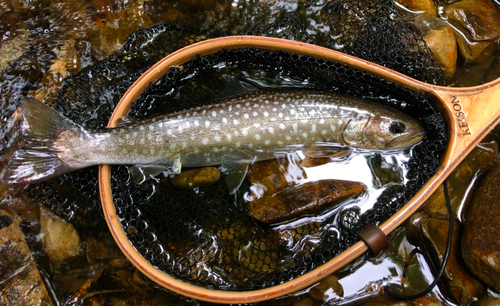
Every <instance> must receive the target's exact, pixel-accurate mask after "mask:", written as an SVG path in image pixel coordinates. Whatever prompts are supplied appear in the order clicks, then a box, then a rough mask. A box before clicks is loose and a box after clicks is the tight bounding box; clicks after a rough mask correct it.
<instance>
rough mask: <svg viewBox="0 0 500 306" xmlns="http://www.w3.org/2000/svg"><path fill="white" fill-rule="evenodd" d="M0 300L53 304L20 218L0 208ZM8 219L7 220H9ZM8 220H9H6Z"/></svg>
mask: <svg viewBox="0 0 500 306" xmlns="http://www.w3.org/2000/svg"><path fill="white" fill-rule="evenodd" d="M0 218H1V219H0V220H1V222H0V223H1V225H2V226H1V228H0V291H1V292H2V294H0V304H1V305H52V301H51V299H50V297H49V294H48V292H47V290H46V288H45V285H44V284H43V281H42V278H41V277H40V273H39V272H38V268H37V266H36V264H35V262H34V261H33V258H32V256H31V252H30V250H29V247H28V245H27V244H26V241H25V240H24V234H23V232H22V231H21V229H20V228H19V222H20V220H19V219H18V218H16V217H15V216H9V215H7V214H6V213H5V211H0ZM9 220H10V221H9ZM6 221H9V222H6Z"/></svg>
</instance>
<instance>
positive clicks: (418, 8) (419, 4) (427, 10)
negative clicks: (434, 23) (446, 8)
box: [396, 0, 436, 16]
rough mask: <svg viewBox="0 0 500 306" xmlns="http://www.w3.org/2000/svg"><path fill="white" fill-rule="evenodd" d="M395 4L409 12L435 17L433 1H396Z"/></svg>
mask: <svg viewBox="0 0 500 306" xmlns="http://www.w3.org/2000/svg"><path fill="white" fill-rule="evenodd" d="M396 2H398V3H399V4H401V5H402V6H404V7H405V8H407V9H408V10H410V11H413V12H422V13H423V14H426V15H428V16H436V4H435V3H434V1H433V0H396Z"/></svg>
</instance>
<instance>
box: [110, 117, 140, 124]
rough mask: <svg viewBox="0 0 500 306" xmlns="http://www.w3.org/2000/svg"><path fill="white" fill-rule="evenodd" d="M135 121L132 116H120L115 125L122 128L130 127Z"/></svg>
mask: <svg viewBox="0 0 500 306" xmlns="http://www.w3.org/2000/svg"><path fill="white" fill-rule="evenodd" d="M136 121H137V119H135V118H134V117H132V116H121V117H120V118H118V119H116V121H115V124H116V126H117V127H123V126H126V125H131V124H133V123H134V122H136Z"/></svg>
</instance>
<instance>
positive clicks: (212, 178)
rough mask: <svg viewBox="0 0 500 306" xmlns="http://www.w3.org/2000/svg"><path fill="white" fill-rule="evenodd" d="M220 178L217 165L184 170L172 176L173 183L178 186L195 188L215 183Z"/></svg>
mask: <svg viewBox="0 0 500 306" xmlns="http://www.w3.org/2000/svg"><path fill="white" fill-rule="evenodd" d="M219 179H220V171H219V169H217V168H215V167H204V168H198V169H192V170H185V171H182V172H181V173H180V174H177V175H175V176H174V177H173V178H172V185H173V186H174V187H177V188H184V189H187V188H195V187H204V186H210V185H212V184H215V183H216V182H217V181H218V180H219Z"/></svg>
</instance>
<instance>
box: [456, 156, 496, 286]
mask: <svg viewBox="0 0 500 306" xmlns="http://www.w3.org/2000/svg"><path fill="white" fill-rule="evenodd" d="M499 180H500V165H498V164H497V165H496V166H495V167H494V168H493V169H492V170H491V172H490V173H489V174H488V176H487V177H486V178H485V180H484V181H483V183H482V184H481V186H480V187H479V189H478V190H477V191H476V192H475V194H474V198H473V200H472V202H471V204H470V206H469V209H468V210H467V214H466V219H465V227H464V232H463V235H462V256H463V258H464V261H465V263H466V264H467V266H468V267H469V269H470V270H471V271H472V272H473V273H474V274H475V275H476V276H477V277H479V278H480V279H481V280H482V281H484V282H485V283H486V284H488V286H490V287H491V289H493V290H494V291H497V292H500V240H499V239H497V238H498V237H500V205H499V203H498V201H499V199H500V185H499V184H498V182H499Z"/></svg>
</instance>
